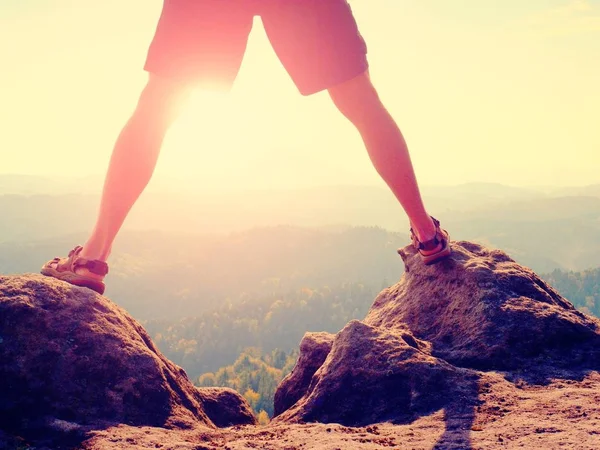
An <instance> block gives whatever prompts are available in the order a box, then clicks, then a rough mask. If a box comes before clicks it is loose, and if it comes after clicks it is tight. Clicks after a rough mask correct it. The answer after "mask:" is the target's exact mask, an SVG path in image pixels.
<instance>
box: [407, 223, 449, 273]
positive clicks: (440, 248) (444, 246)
mask: <svg viewBox="0 0 600 450" xmlns="http://www.w3.org/2000/svg"><path fill="white" fill-rule="evenodd" d="M431 223H432V226H433V232H430V233H427V232H425V233H418V231H417V232H415V231H414V230H413V229H412V228H411V229H410V233H411V239H412V243H413V246H414V247H415V248H416V249H417V251H418V252H419V253H420V254H421V256H422V257H423V262H424V263H425V265H430V264H435V263H437V262H439V261H440V260H442V259H443V258H446V257H448V256H450V254H451V250H450V235H449V234H448V232H447V231H446V230H443V229H441V228H440V222H439V221H438V220H436V219H435V218H433V217H432V218H431ZM421 236H425V238H422V237H421Z"/></svg>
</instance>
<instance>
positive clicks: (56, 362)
mask: <svg viewBox="0 0 600 450" xmlns="http://www.w3.org/2000/svg"><path fill="white" fill-rule="evenodd" d="M0 379H1V380H2V383H0V424H1V425H0V428H1V429H2V430H3V431H4V432H6V433H9V434H10V433H15V434H17V435H20V436H25V437H26V436H33V437H35V436H62V437H63V438H65V439H66V436H71V437H73V438H74V439H76V436H80V435H82V434H83V433H85V432H86V431H88V430H90V429H98V428H102V427H106V426H109V425H110V424H116V423H122V424H128V425H137V426H142V425H148V426H158V427H166V428H190V427H196V426H203V427H208V428H214V427H215V425H216V424H215V422H213V421H212V420H211V416H212V417H214V418H215V419H216V420H217V422H219V423H224V422H230V423H248V424H252V423H256V420H255V418H254V417H253V416H252V414H251V412H250V408H249V406H248V404H247V403H246V402H245V400H244V399H243V398H242V397H241V396H240V397H239V398H238V399H237V401H236V400H234V399H233V398H232V397H233V393H231V392H229V391H227V392H225V393H223V394H218V395H217V393H215V392H214V391H211V392H207V391H200V390H198V389H197V388H196V387H195V386H194V385H193V384H192V383H191V382H190V380H189V379H188V377H187V375H186V373H185V372H184V370H183V369H181V368H180V367H178V366H176V365H175V364H173V363H171V362H170V361H168V360H167V359H166V358H165V357H164V356H163V355H162V354H161V353H160V352H159V351H158V349H157V348H156V347H155V345H154V344H153V342H152V341H151V339H150V337H149V336H148V334H147V333H146V332H145V330H144V329H143V328H142V327H141V326H140V324H139V323H137V322H136V321H135V320H134V319H132V318H131V317H130V316H129V315H128V314H127V313H126V312H125V311H124V310H123V309H121V308H119V307H118V306H117V305H115V304H114V303H112V302H111V301H110V300H108V299H106V298H105V297H102V296H100V295H97V294H95V293H94V292H92V291H90V290H88V289H85V288H78V287H74V286H70V285H68V284H66V283H63V282H59V281H57V280H54V279H51V278H46V277H42V276H40V275H27V276H18V277H6V276H3V277H0ZM223 398H226V399H227V405H226V407H225V409H226V410H227V412H225V413H224V414H223V415H220V414H218V413H217V412H216V410H217V409H218V408H217V405H216V404H215V400H217V399H223ZM205 405H206V407H205ZM208 411H210V415H209V414H207V412H208ZM236 414H239V415H238V416H236Z"/></svg>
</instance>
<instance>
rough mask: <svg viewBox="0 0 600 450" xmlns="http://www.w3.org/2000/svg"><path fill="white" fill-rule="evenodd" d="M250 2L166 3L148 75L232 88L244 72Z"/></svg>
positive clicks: (166, 0)
mask: <svg viewBox="0 0 600 450" xmlns="http://www.w3.org/2000/svg"><path fill="white" fill-rule="evenodd" d="M246 5H247V1H246V0H164V5H163V10H162V13H161V16H160V19H159V21H158V25H157V28H156V33H155V35H154V38H153V40H152V43H151V44H150V48H149V50H148V56H147V59H146V64H145V69H146V70H147V71H149V72H151V73H154V74H156V75H159V76H162V77H170V78H176V79H181V80H182V81H185V82H186V83H189V82H193V83H202V84H210V85H211V86H213V87H219V86H220V87H224V88H228V87H229V86H230V85H231V83H233V81H234V79H235V77H236V76H237V73H238V71H239V68H240V65H241V63H242V59H243V56H244V52H245V50H246V44H247V41H248V35H249V33H250V30H251V29H252V20H253V15H252V12H251V11H250V10H249V9H248V7H247V6H246Z"/></svg>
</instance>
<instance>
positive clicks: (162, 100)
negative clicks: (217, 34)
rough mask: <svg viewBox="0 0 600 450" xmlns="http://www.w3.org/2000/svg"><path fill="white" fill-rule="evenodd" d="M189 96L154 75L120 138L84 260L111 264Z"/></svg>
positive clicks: (113, 154)
mask: <svg viewBox="0 0 600 450" xmlns="http://www.w3.org/2000/svg"><path fill="white" fill-rule="evenodd" d="M188 92H189V88H188V87H187V86H185V85H181V84H180V83H178V82H175V81H173V80H171V79H167V78H160V77H159V76H156V75H152V74H151V75H150V78H149V80H148V84H147V85H146V87H145V88H144V90H143V91H142V94H141V95H140V99H139V101H138V104H137V107H136V109H135V111H134V113H133V115H132V116H131V118H130V119H129V121H128V122H127V124H126V125H125V127H124V128H123V130H122V131H121V134H120V135H119V137H118V139H117V142H116V145H115V147H114V150H113V153H112V157H111V160H110V165H109V168H108V172H107V174H106V179H105V182H104V191H103V193H102V201H101V203H100V211H99V214H98V218H97V220H96V225H95V227H94V229H93V232H92V234H91V236H90V238H89V239H88V241H87V242H86V244H85V245H84V246H83V251H82V252H81V256H83V257H85V258H88V259H96V260H100V261H106V260H107V258H108V255H109V254H110V249H111V246H112V243H113V241H114V239H115V237H116V236H117V233H118V231H119V229H120V228H121V225H122V224H123V222H124V220H125V218H126V217H127V214H128V213H129V211H130V209H131V208H132V207H133V205H134V203H135V202H136V200H137V199H138V197H139V196H140V194H141V193H142V191H143V190H144V188H145V187H146V185H147V184H148V182H149V181H150V178H151V177H152V174H153V172H154V168H155V166H156V162H157V160H158V155H159V153H160V148H161V146H162V142H163V139H164V137H165V134H166V132H167V130H168V128H169V127H170V125H171V124H172V123H173V121H174V120H175V118H176V117H177V116H178V113H179V111H180V109H181V107H182V104H183V102H184V100H185V97H186V96H187V94H188ZM82 270H85V269H82Z"/></svg>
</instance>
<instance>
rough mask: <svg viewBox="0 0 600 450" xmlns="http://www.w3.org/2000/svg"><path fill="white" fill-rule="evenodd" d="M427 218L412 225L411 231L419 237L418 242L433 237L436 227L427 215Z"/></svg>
mask: <svg viewBox="0 0 600 450" xmlns="http://www.w3.org/2000/svg"><path fill="white" fill-rule="evenodd" d="M427 218H428V220H426V221H424V222H420V223H418V224H415V225H414V226H413V231H414V233H415V235H416V236H417V239H419V242H427V241H430V240H432V239H434V238H435V236H436V228H435V224H434V223H433V219H432V218H431V217H429V216H427Z"/></svg>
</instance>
